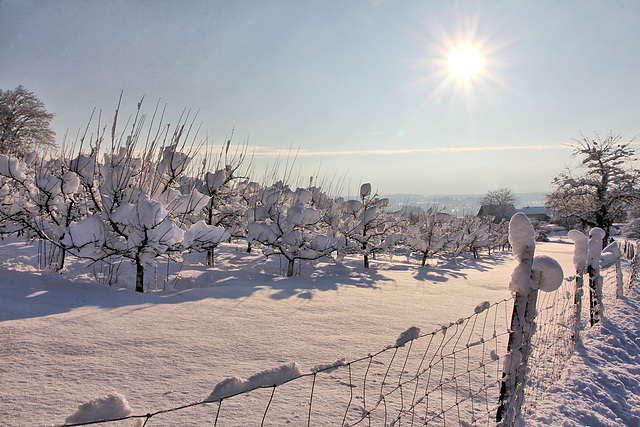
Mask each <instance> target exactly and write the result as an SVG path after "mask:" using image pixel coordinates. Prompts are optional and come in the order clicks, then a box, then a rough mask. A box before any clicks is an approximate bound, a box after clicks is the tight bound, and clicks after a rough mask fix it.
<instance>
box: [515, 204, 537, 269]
mask: <svg viewBox="0 0 640 427" xmlns="http://www.w3.org/2000/svg"><path fill="white" fill-rule="evenodd" d="M509 243H510V244H511V247H512V248H513V256H514V257H515V258H516V260H518V262H522V261H524V260H525V259H527V258H533V251H534V248H535V245H536V242H535V232H534V231H533V227H532V226H531V222H530V221H529V218H527V216H526V215H525V214H523V213H522V212H518V213H517V214H515V215H514V216H512V217H511V221H509Z"/></svg>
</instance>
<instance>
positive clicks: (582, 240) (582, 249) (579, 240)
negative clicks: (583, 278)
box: [567, 230, 589, 273]
mask: <svg viewBox="0 0 640 427" xmlns="http://www.w3.org/2000/svg"><path fill="white" fill-rule="evenodd" d="M567 237H568V238H569V239H570V240H571V241H573V243H574V249H573V266H574V267H575V268H576V271H577V272H578V273H582V272H584V269H585V268H587V251H588V250H589V238H588V237H587V236H586V235H585V234H584V233H582V232H581V231H578V230H571V231H569V233H567Z"/></svg>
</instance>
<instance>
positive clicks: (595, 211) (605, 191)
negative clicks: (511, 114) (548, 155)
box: [546, 133, 640, 241]
mask: <svg viewBox="0 0 640 427" xmlns="http://www.w3.org/2000/svg"><path fill="white" fill-rule="evenodd" d="M621 140H622V136H620V135H614V134H611V133H610V134H609V135H607V136H606V137H605V138H601V137H600V136H599V135H596V138H595V139H589V138H587V137H585V136H583V137H582V139H580V140H576V142H575V144H573V146H572V148H573V155H574V156H576V157H579V158H580V159H581V162H580V165H579V166H578V167H576V168H574V169H571V168H567V170H566V171H565V172H562V173H561V174H559V175H558V176H557V177H556V178H554V180H553V182H552V185H553V186H554V190H553V191H552V192H551V194H549V195H548V196H547V200H546V206H547V208H549V209H550V210H551V211H552V212H553V213H554V215H555V216H556V217H560V218H562V219H564V220H569V221H570V220H572V219H573V220H576V221H578V222H580V224H581V225H582V226H583V227H589V228H591V227H599V228H602V229H603V230H604V231H605V233H606V238H608V236H609V234H610V231H611V226H612V225H613V223H614V222H617V221H622V220H624V219H625V218H626V212H625V206H626V205H629V204H632V203H634V202H637V201H638V200H640V191H639V189H638V183H639V181H638V179H639V177H640V172H639V171H638V170H637V169H636V168H635V165H634V161H635V155H636V150H635V149H634V148H632V147H630V143H629V142H627V143H622V142H621ZM605 241H606V240H605Z"/></svg>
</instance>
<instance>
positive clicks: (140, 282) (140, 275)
mask: <svg viewBox="0 0 640 427" xmlns="http://www.w3.org/2000/svg"><path fill="white" fill-rule="evenodd" d="M136 292H144V266H143V265H142V263H141V262H140V259H139V258H136Z"/></svg>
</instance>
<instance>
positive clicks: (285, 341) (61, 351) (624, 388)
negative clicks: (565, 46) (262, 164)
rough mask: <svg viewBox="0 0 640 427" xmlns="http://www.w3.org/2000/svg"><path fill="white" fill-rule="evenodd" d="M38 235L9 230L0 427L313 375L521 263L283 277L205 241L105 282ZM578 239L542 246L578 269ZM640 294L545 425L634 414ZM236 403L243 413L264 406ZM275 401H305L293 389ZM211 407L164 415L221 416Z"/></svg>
mask: <svg viewBox="0 0 640 427" xmlns="http://www.w3.org/2000/svg"><path fill="white" fill-rule="evenodd" d="M36 248H37V246H26V245H25V244H24V243H22V242H20V241H17V240H11V239H5V240H4V241H2V242H1V243H0V332H1V334H2V344H0V360H2V363H0V375H1V378H2V387H0V419H1V420H2V424H3V425H10V426H13V425H15V426H22V425H53V424H61V423H63V422H64V420H65V419H66V418H67V417H69V416H71V415H72V414H74V413H76V412H77V411H78V410H79V406H80V405H82V404H84V403H87V402H91V401H100V400H99V399H102V398H105V397H107V396H113V395H116V393H117V395H118V396H122V397H123V399H124V398H126V402H127V403H128V405H129V406H130V408H131V409H132V411H133V413H134V414H145V413H147V412H153V411H157V410H161V409H166V408H171V407H175V406H179V405H184V404H188V403H190V402H195V401H200V400H203V399H206V398H207V396H209V395H210V394H211V393H212V390H213V389H214V387H215V386H216V385H217V384H220V383H221V382H222V381H224V380H225V379H226V378H231V377H237V378H240V379H241V378H246V379H247V380H248V379H251V378H256V377H254V375H255V374H256V373H260V372H264V371H268V370H269V369H273V368H277V367H282V366H293V365H289V364H291V363H296V365H295V366H296V368H295V369H299V370H300V371H301V372H303V373H304V372H311V371H312V370H314V369H315V370H317V369H318V367H319V366H321V367H324V366H333V365H335V366H340V365H341V364H342V363H343V359H344V360H347V361H349V360H353V359H355V358H358V357H363V356H366V355H367V354H370V353H371V352H375V351H378V350H380V349H383V348H386V347H387V346H389V345H393V344H394V343H396V342H397V340H398V337H399V336H400V335H401V334H402V333H403V332H404V331H407V330H408V328H410V327H412V326H416V327H418V328H420V330H421V331H422V332H428V331H432V330H435V329H437V328H438V327H439V326H440V325H442V324H448V323H449V322H452V321H456V320H457V319H458V318H460V317H463V316H468V315H471V314H473V313H474V311H476V310H478V307H479V306H480V305H482V304H483V303H484V302H485V301H498V300H501V299H503V298H506V297H508V296H509V295H510V293H509V289H508V285H509V281H510V276H511V272H512V271H513V268H514V266H515V261H514V260H513V257H512V255H511V254H510V253H509V252H497V253H495V254H494V255H492V256H491V257H488V256H486V254H483V255H482V257H481V259H479V260H474V259H471V258H467V257H466V256H461V257H459V259H458V262H457V264H453V263H450V262H447V261H445V260H433V262H432V264H431V265H430V266H429V267H427V268H420V267H418V260H416V259H412V260H407V259H406V258H405V257H394V258H393V259H389V258H388V257H382V258H379V259H378V260H377V261H375V262H373V268H372V269H370V270H365V269H363V268H361V265H362V260H361V259H358V258H353V259H348V260H346V261H345V263H344V264H331V263H320V264H316V265H315V266H313V267H312V266H310V265H305V266H303V268H302V271H300V276H299V277H292V278H283V277H282V275H281V274H280V273H281V272H282V269H283V268H286V265H284V264H283V265H280V264H279V262H278V261H277V260H275V259H273V260H270V261H268V262H265V260H264V258H263V256H262V255H261V254H260V253H259V251H253V253H251V254H247V253H246V252H245V251H244V249H245V248H244V246H243V245H242V244H224V245H223V246H222V247H221V248H219V250H217V252H216V266H215V267H214V268H207V267H206V266H205V265H204V260H205V255H204V254H191V255H187V256H186V257H185V260H186V262H185V264H184V266H182V267H181V269H180V266H179V265H177V264H175V263H172V264H170V265H169V280H168V281H166V280H165V279H166V278H167V265H166V263H160V264H159V266H158V268H157V269H156V270H155V271H153V270H152V271H150V274H147V277H148V278H149V279H150V280H151V283H149V284H148V286H150V287H151V291H152V292H149V293H145V294H137V293H135V292H133V291H132V290H131V288H132V287H133V280H134V277H135V271H134V269H133V267H132V266H131V265H129V264H127V263H123V264H122V266H121V269H120V271H119V272H118V282H117V285H118V286H122V287H127V288H128V289H122V288H119V287H118V286H105V285H103V284H97V283H96V282H95V280H94V271H93V268H92V267H87V266H84V265H82V264H81V263H79V262H78V261H75V260H73V259H69V260H68V263H67V270H66V271H65V272H64V273H63V274H62V275H60V274H57V273H52V272H40V271H38V270H37V269H36V265H37V253H36ZM572 250H573V245H572V244H568V243H567V242H565V243H560V244H559V243H553V244H542V245H538V246H537V247H536V254H539V255H540V254H546V255H549V256H552V257H553V258H555V259H556V260H557V261H559V262H560V264H561V265H562V267H563V269H564V271H565V272H571V271H573V270H575V268H574V267H573V262H572V256H573V255H572ZM98 273H99V271H98ZM163 289H164V290H163ZM639 299H640V298H638V296H637V292H635V293H633V294H631V296H630V297H629V298H628V299H625V300H622V301H621V302H619V304H618V306H617V307H616V309H615V310H608V311H607V312H606V313H605V322H604V327H601V328H596V329H594V330H593V331H591V332H588V333H587V334H586V335H585V345H584V346H579V350H578V353H577V356H576V362H575V363H574V364H573V365H571V367H570V369H569V370H568V371H567V375H566V378H563V379H562V380H561V382H560V383H559V384H560V385H558V386H554V387H553V388H552V392H553V395H551V396H550V397H548V398H546V399H545V400H544V402H542V403H540V404H539V407H538V408H539V409H538V413H537V422H539V423H542V424H545V423H547V424H551V425H558V424H561V423H562V422H564V421H565V420H569V422H570V423H571V422H574V423H575V424H569V425H620V423H622V424H623V425H624V423H625V422H626V423H628V424H629V425H638V416H639V414H638V413H637V409H636V408H638V407H640V402H639V401H638V396H639V395H640V391H639V390H638V380H636V378H637V377H638V374H640V371H638V366H640V360H639V356H638V346H639V344H640V342H639V340H640V338H639V337H638V334H639V333H640V332H639V331H640V321H639V320H638V319H639V316H638V314H637V313H638V309H639V307H638V305H639V303H638V300H639ZM587 343H591V344H589V345H587ZM336 360H338V361H339V363H338V362H335V361H336ZM281 369H282V368H281ZM585 372H591V373H592V374H589V375H587V374H586V373H585ZM283 388H284V387H283ZM284 392H285V390H283V393H284ZM239 399H242V397H240V398H239ZM266 399H267V400H268V396H267V398H266ZM239 402H240V405H241V406H240V411H249V410H250V409H255V408H245V407H243V406H242V405H244V403H242V402H245V401H244V400H239ZM265 402H266V400H265ZM279 402H280V403H281V404H284V405H287V404H290V405H295V404H296V403H293V402H292V403H288V400H287V397H286V395H281V396H280V400H279ZM210 405H215V404H209V405H205V407H201V408H198V409H197V410H192V411H187V412H185V413H184V414H180V413H175V414H173V416H174V418H171V421H164V422H170V423H174V424H175V425H202V424H203V423H209V424H210V423H211V420H212V418H213V415H214V410H215V407H213V408H212V407H211V406H210ZM317 410H318V411H321V410H322V408H321V407H318V408H317ZM634 411H636V412H634ZM301 412H304V410H303V411H301ZM258 413H260V409H258ZM634 417H635V418H634ZM223 421H224V422H222V423H221V425H234V422H233V420H231V419H226V420H223ZM303 421H305V420H302V419H293V418H292V419H290V420H288V422H290V423H291V424H292V425H298V424H301V423H303ZM131 423H132V422H131V421H129V422H128V423H126V424H123V425H131ZM258 423H259V420H258ZM634 423H635V424H634ZM149 424H150V425H163V421H161V420H154V419H151V420H150V421H149ZM305 425H306V424H305Z"/></svg>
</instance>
